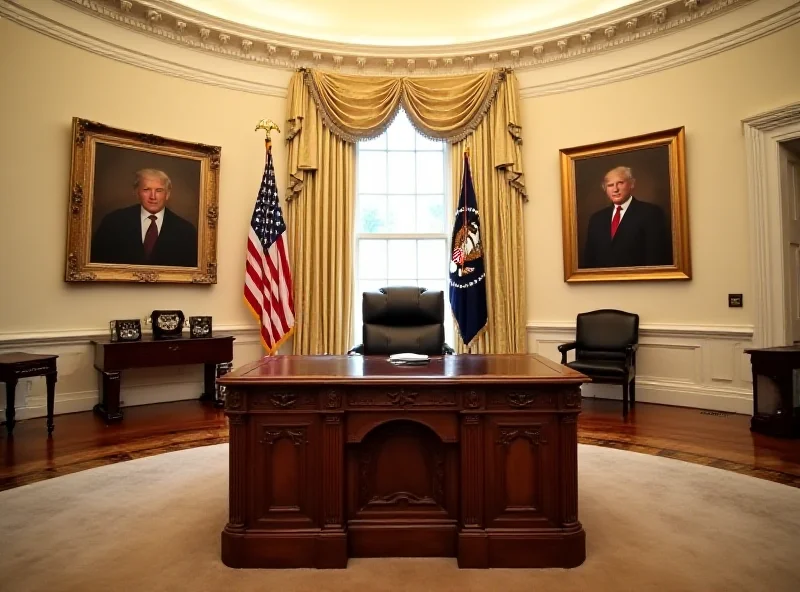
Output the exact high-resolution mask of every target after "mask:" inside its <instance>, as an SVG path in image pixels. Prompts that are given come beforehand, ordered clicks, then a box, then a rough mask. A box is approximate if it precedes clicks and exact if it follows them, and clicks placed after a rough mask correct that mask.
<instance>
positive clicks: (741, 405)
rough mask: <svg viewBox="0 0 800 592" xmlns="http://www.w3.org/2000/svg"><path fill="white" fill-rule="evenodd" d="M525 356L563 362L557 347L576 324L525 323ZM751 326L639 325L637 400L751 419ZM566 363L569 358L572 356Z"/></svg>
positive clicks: (595, 391)
mask: <svg viewBox="0 0 800 592" xmlns="http://www.w3.org/2000/svg"><path fill="white" fill-rule="evenodd" d="M526 330H527V334H528V351H530V352H533V353H538V354H541V355H544V356H546V357H548V358H550V359H552V360H554V361H556V362H560V361H561V354H560V353H559V352H558V349H557V347H558V345H559V344H561V343H566V342H568V341H572V340H573V339H574V338H575V321H529V322H528V323H527V325H526ZM752 339H753V327H752V326H750V325H689V324H647V325H640V326H639V353H638V355H637V377H636V400H637V401H642V402H646V403H658V404H661V405H675V406H680V407H693V408H698V409H711V410H716V411H726V412H731V413H742V414H746V415H749V414H752V411H753V396H752V383H751V380H752V379H751V371H750V359H749V356H748V355H747V354H745V353H744V350H745V349H747V348H748V347H750V346H751V345H752ZM569 359H572V357H570V358H569ZM581 390H582V393H583V395H584V396H585V397H598V398H604V399H606V398H607V399H621V398H622V390H621V388H620V387H615V386H612V385H605V384H588V385H584V386H583V387H582V389H581Z"/></svg>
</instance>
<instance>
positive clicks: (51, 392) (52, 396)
mask: <svg viewBox="0 0 800 592" xmlns="http://www.w3.org/2000/svg"><path fill="white" fill-rule="evenodd" d="M45 380H47V437H48V438H49V437H51V436H52V435H53V411H54V409H53V408H54V407H55V404H56V382H57V381H58V373H57V372H53V373H52V374H48V375H47V377H46V378H45Z"/></svg>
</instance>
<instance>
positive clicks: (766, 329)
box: [742, 103, 800, 347]
mask: <svg viewBox="0 0 800 592" xmlns="http://www.w3.org/2000/svg"><path fill="white" fill-rule="evenodd" d="M742 126H743V131H744V141H745V153H746V160H747V194H748V200H747V202H748V207H749V210H750V216H749V217H748V219H749V224H750V267H751V269H752V272H751V274H752V284H753V296H754V298H753V300H754V303H753V307H754V311H755V326H754V332H755V336H754V339H753V341H754V343H755V344H756V346H757V347H772V346H779V345H786V344H787V343H789V342H790V341H791V339H790V337H789V335H788V332H787V324H786V302H787V295H786V286H785V285H784V277H783V275H784V248H783V236H784V231H783V224H782V218H783V211H782V199H783V198H782V196H781V173H780V146H779V143H780V142H782V141H787V140H792V139H795V138H800V103H794V104H792V105H786V106H784V107H780V108H778V109H773V110H770V111H766V112H764V113H760V114H758V115H754V116H752V117H749V118H747V119H744V120H743V121H742Z"/></svg>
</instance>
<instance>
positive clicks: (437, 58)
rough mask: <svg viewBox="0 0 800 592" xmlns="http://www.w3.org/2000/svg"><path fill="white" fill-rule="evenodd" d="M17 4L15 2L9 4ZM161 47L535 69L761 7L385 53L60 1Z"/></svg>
mask: <svg viewBox="0 0 800 592" xmlns="http://www.w3.org/2000/svg"><path fill="white" fill-rule="evenodd" d="M10 1H11V2H12V3H13V0H10ZM55 1H57V2H61V3H63V4H67V5H69V6H71V7H73V8H76V9H78V10H81V11H84V12H87V13H90V14H92V15H93V16H96V17H99V18H102V19H105V20H109V21H112V22H114V23H115V24H117V25H120V26H123V27H126V28H129V29H133V30H136V31H137V32H140V33H144V34H148V35H151V36H155V37H158V38H160V39H162V40H164V41H167V42H171V43H175V44H179V45H182V46H184V47H189V48H191V49H196V50H201V51H205V52H209V53H213V54H216V55H219V56H222V57H226V58H230V59H238V60H244V61H247V62H249V63H254V64H262V65H267V66H272V67H278V68H288V69H294V68H297V67H315V68H323V69H333V70H338V71H342V72H352V73H360V72H361V73H365V74H376V73H386V72H390V73H391V72H396V73H398V74H399V73H404V72H405V73H412V72H413V73H414V74H416V75H425V74H441V73H454V74H456V73H464V72H468V71H471V70H473V69H475V68H496V67H512V68H515V69H517V70H520V69H526V68H537V67H541V66H543V65H547V64H551V63H555V62H563V61H565V60H571V59H576V58H582V57H586V56H589V55H596V54H598V53H601V52H605V51H609V50H612V49H619V48H621V47H626V46H629V45H632V44H635V43H638V42H641V41H644V40H647V39H651V38H654V37H656V36H659V35H663V34H666V33H671V32H674V31H676V30H678V29H681V28H684V27H687V26H690V25H694V24H697V23H699V22H702V21H704V20H707V19H709V18H712V17H715V16H719V15H721V14H724V13H725V12H728V11H730V10H732V9H735V8H738V7H740V6H744V5H746V4H749V3H751V2H755V1H756V0H643V1H641V2H637V3H635V4H633V5H630V6H627V7H624V8H621V9H618V10H615V11H612V12H609V13H607V14H604V15H601V16H599V17H595V18H590V19H585V20H583V21H578V22H576V23H572V24H569V25H565V26H563V27H558V28H554V29H549V30H546V31H542V32H539V33H536V34H533V35H524V36H518V37H511V38H506V39H498V40H493V41H484V42H478V43H468V44H457V45H448V46H418V47H383V46H370V45H353V44H344V43H334V42H325V41H317V40H313V39H306V38H302V37H294V36H289V35H282V34H279V33H273V32H269V31H264V30H262V29H258V28H255V27H248V26H245V25H240V24H238V23H234V22H232V21H228V20H225V19H221V18H217V17H213V16H211V15H208V14H205V13H202V12H199V11H195V10H192V9H189V8H187V7H185V6H183V5H180V4H177V3H175V2H171V1H169V0H55Z"/></svg>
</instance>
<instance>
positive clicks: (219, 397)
mask: <svg viewBox="0 0 800 592" xmlns="http://www.w3.org/2000/svg"><path fill="white" fill-rule="evenodd" d="M231 370H233V362H223V363H221V364H217V378H220V377H221V376H225V375H226V374H227V373H228V372H230V371H231ZM214 395H215V397H216V399H215V400H214V406H215V407H225V387H224V386H216V388H215V390H214Z"/></svg>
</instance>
